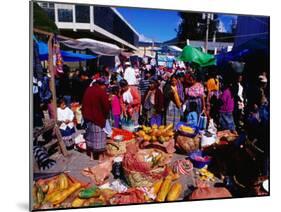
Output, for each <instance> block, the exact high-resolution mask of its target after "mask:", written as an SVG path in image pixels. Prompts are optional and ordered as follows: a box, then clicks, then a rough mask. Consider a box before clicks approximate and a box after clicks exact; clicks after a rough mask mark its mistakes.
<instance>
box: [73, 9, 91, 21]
mask: <svg viewBox="0 0 281 212" xmlns="http://www.w3.org/2000/svg"><path fill="white" fill-rule="evenodd" d="M75 14H76V22H77V23H90V7H89V6H86V5H75Z"/></svg>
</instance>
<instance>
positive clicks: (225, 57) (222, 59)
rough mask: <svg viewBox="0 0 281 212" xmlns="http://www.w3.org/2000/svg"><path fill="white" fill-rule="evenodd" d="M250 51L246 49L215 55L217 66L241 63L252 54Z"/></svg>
mask: <svg viewBox="0 0 281 212" xmlns="http://www.w3.org/2000/svg"><path fill="white" fill-rule="evenodd" d="M250 52H251V51H250V50H249V49H244V50H241V51H238V50H237V51H231V52H225V53H220V54H217V55H215V58H216V61H217V65H218V66H220V65H222V64H224V63H227V62H229V61H241V60H243V58H245V57H246V56H247V55H249V54H250Z"/></svg>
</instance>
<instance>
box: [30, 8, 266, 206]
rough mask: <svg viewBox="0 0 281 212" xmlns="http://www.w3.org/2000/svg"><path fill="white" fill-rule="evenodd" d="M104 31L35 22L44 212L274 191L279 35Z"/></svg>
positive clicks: (36, 141)
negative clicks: (273, 55)
mask: <svg viewBox="0 0 281 212" xmlns="http://www.w3.org/2000/svg"><path fill="white" fill-rule="evenodd" d="M113 11H114V10H113ZM116 14H118V13H116ZM210 17H211V16H210ZM238 20H239V19H238ZM244 28H245V26H244ZM101 31H102V30H101ZM238 32H239V30H238V31H237V32H236V35H235V36H236V37H237V38H240V37H242V36H241V34H239V33H238ZM83 33H84V32H83ZM99 33H100V32H99ZM207 33H208V31H207ZM98 36H100V37H101V35H100V34H98ZM98 36H97V38H95V39H93V38H89V37H87V36H84V34H83V35H82V34H81V36H79V31H78V32H76V34H75V36H72V34H71V33H69V34H66V33H60V32H59V31H56V30H55V31H52V30H48V29H46V28H42V27H40V26H37V25H35V26H34V29H33V37H32V43H33V45H32V46H33V78H32V79H33V84H32V93H33V97H32V99H33V137H32V144H33V145H32V147H33V149H32V150H33V151H32V153H31V154H32V155H33V167H32V170H33V183H32V199H33V209H34V210H40V209H52V208H82V207H98V206H107V205H128V204H140V203H155V202H158V203H160V202H175V201H192V200H204V199H218V198H237V197H254V196H267V195H269V186H268V184H269V104H270V103H269V65H268V64H269V60H268V58H269V52H268V51H269V46H268V37H261V38H259V37H255V38H250V39H248V40H247V41H245V42H241V44H239V42H238V44H239V45H238V44H237V45H234V47H233V48H232V50H231V51H221V52H219V53H210V52H208V49H207V48H208V39H207V42H205V49H204V48H198V47H195V46H193V44H192V42H191V41H189V40H188V39H187V40H184V44H183V45H182V46H183V48H180V47H178V46H176V45H174V44H172V43H170V44H169V43H167V44H163V45H160V46H157V45H156V44H155V43H154V42H152V43H150V44H149V45H150V46H149V47H144V48H143V49H144V50H141V51H140V50H136V49H133V47H130V46H131V45H130V44H127V47H125V46H124V45H122V46H120V45H117V43H116V42H109V41H106V39H98ZM236 37H235V39H236ZM243 38H244V37H242V38H241V39H243ZM209 46H211V44H209ZM73 67H75V68H73Z"/></svg>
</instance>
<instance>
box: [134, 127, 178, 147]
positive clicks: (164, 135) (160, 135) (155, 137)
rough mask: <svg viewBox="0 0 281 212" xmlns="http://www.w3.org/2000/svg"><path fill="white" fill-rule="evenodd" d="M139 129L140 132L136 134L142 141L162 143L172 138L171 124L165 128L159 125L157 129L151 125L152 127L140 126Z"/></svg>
mask: <svg viewBox="0 0 281 212" xmlns="http://www.w3.org/2000/svg"><path fill="white" fill-rule="evenodd" d="M141 128H142V130H140V131H138V132H137V133H136V134H137V135H138V136H139V137H141V138H142V139H143V140H144V141H149V142H157V141H158V142H160V143H164V142H167V141H170V139H171V138H173V137H174V131H173V124H169V125H167V126H164V125H161V126H159V127H158V126H157V125H153V126H152V127H147V126H144V125H142V126H141Z"/></svg>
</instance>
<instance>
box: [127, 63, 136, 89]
mask: <svg viewBox="0 0 281 212" xmlns="http://www.w3.org/2000/svg"><path fill="white" fill-rule="evenodd" d="M124 79H125V80H127V82H128V84H129V85H136V84H137V78H136V74H135V70H134V69H133V68H132V67H128V68H126V69H125V73H124Z"/></svg>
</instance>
